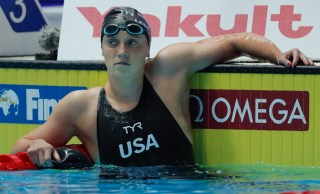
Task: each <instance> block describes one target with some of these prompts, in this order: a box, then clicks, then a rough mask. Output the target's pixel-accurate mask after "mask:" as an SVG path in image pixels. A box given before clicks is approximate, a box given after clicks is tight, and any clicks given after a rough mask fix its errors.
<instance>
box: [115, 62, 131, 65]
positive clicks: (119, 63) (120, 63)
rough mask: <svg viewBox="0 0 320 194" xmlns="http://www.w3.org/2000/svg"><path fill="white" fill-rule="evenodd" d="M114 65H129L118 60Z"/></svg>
mask: <svg viewBox="0 0 320 194" xmlns="http://www.w3.org/2000/svg"><path fill="white" fill-rule="evenodd" d="M114 65H130V64H129V63H126V62H118V63H115V64H114Z"/></svg>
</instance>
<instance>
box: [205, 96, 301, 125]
mask: <svg viewBox="0 0 320 194" xmlns="http://www.w3.org/2000/svg"><path fill="white" fill-rule="evenodd" d="M266 102H267V99H260V98H257V99H255V106H254V107H253V108H252V107H251V108H250V104H249V102H248V99H246V103H245V106H244V107H243V110H241V108H240V105H239V102H238V99H236V103H235V105H234V108H233V109H232V107H231V105H230V103H229V102H228V100H227V99H225V98H222V97H220V98H217V99H216V100H215V101H214V102H213V104H212V108H211V110H212V116H213V118H214V120H215V121H217V122H219V123H224V122H226V121H227V120H228V119H229V117H230V114H231V111H232V118H231V122H234V120H235V119H234V118H235V116H236V115H237V114H238V115H239V117H240V118H241V121H243V119H244V118H245V115H247V116H248V118H249V121H250V122H251V123H252V122H253V119H252V112H251V109H252V110H254V112H255V120H254V122H255V123H266V122H267V120H266V119H265V118H264V117H263V116H265V114H266V113H267V109H265V108H260V107H259V105H260V104H263V103H266ZM201 103H202V102H201ZM219 103H223V104H224V105H225V106H226V109H227V113H226V115H225V116H224V117H222V118H219V117H218V116H217V113H218V112H219V111H218V110H217V108H216V106H217V105H218V104H219ZM277 103H279V104H282V105H284V106H285V102H284V101H283V100H282V99H275V100H273V101H272V102H271V105H270V107H269V109H268V116H269V117H270V118H271V120H272V121H273V122H274V123H276V124H282V123H284V122H285V120H286V119H287V115H288V110H285V109H284V110H279V111H278V112H277V113H278V114H280V115H283V117H282V119H280V120H277V119H275V117H274V112H273V108H274V105H275V104H277ZM200 114H202V113H200ZM293 119H297V120H301V121H302V122H303V123H304V124H306V123H307V122H306V118H305V115H304V114H303V111H302V109H301V105H300V102H299V100H298V99H297V100H296V102H295V104H294V107H293V109H292V111H291V112H290V117H289V119H288V121H287V123H291V122H292V120H293Z"/></svg>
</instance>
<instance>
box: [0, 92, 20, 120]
mask: <svg viewBox="0 0 320 194" xmlns="http://www.w3.org/2000/svg"><path fill="white" fill-rule="evenodd" d="M0 109H2V113H3V115H4V116H5V117H13V116H17V115H18V113H19V98H18V95H17V94H16V93H15V92H14V91H13V90H12V89H6V88H5V89H2V90H0ZM0 112H1V111H0ZM0 115H1V113H0Z"/></svg>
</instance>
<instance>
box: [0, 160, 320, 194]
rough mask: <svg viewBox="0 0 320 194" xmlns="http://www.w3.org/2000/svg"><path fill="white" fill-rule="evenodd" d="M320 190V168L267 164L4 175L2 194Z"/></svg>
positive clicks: (0, 184)
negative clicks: (184, 168)
mask: <svg viewBox="0 0 320 194" xmlns="http://www.w3.org/2000/svg"><path fill="white" fill-rule="evenodd" d="M310 190H320V168H307V167H282V166H271V165H265V164H257V165H228V166H227V165H225V166H215V167H210V168H209V167H202V168H199V167H197V168H189V169H186V170H183V169H178V170H174V169H172V168H169V167H139V168H118V167H106V168H101V167H95V168H93V169H91V170H53V169H46V170H28V171H15V172H0V193H230V194H232V193H268V194H269V193H281V192H288V191H295V192H297V193H299V192H300V193H301V192H303V191H310Z"/></svg>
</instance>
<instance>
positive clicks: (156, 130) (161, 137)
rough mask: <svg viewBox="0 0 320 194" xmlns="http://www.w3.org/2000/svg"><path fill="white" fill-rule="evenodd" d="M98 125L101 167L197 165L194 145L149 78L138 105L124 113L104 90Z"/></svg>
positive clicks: (101, 93) (99, 106) (100, 97)
mask: <svg viewBox="0 0 320 194" xmlns="http://www.w3.org/2000/svg"><path fill="white" fill-rule="evenodd" d="M97 125H98V131H97V134H98V146H99V155H100V163H101V164H112V165H117V166H154V165H192V164H194V160H193V153H192V145H191V143H190V142H189V140H188V139H187V138H186V136H185V134H184V133H183V132H182V130H181V128H180V126H179V125H178V123H177V122H176V120H175V119H174V118H173V116H172V115H171V113H170V112H169V110H168V109H167V107H166V106H165V105H164V103H163V102H162V101H161V99H160V97H159V96H158V95H157V93H156V92H155V90H154V89H153V87H152V86H151V84H150V83H149V81H148V80H147V79H144V85H143V91H142V94H141V97H140V101H139V103H138V105H137V106H136V107H135V108H134V109H132V110H131V111H128V112H124V113H122V112H118V111H116V110H114V109H113V108H112V107H111V105H110V104H109V102H108V100H107V99H106V94H105V90H104V89H102V90H101V92H100V96H99V105H98V118H97Z"/></svg>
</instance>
